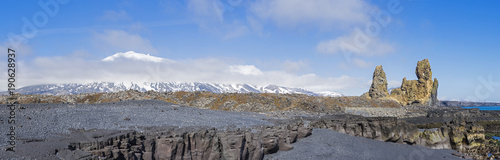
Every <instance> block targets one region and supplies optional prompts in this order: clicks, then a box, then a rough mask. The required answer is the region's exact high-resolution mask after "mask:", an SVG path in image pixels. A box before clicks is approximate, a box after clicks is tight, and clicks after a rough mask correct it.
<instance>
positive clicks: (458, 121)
mask: <svg viewBox="0 0 500 160" xmlns="http://www.w3.org/2000/svg"><path fill="white" fill-rule="evenodd" d="M310 125H311V126H312V127H313V128H325V129H331V130H334V131H337V132H340V133H346V134H348V135H352V136H358V137H365V138H370V139H375V140H379V141H384V142H395V143H402V144H410V145H422V146H425V147H429V148H433V149H454V150H457V151H459V152H461V153H463V154H465V155H468V156H472V157H475V158H478V159H483V158H485V157H484V156H485V155H483V153H497V152H498V151H497V150H498V149H492V148H491V146H488V145H486V144H485V143H484V142H485V141H486V140H485V135H484V128H483V127H482V126H481V125H478V124H476V123H475V122H473V121H468V120H467V119H465V118H464V117H456V118H454V119H453V120H451V121H448V122H443V123H437V124H435V127H436V128H425V127H424V128H421V127H422V126H419V125H416V124H413V123H408V122H406V121H402V120H398V119H397V118H391V117H358V116H346V117H332V118H323V119H319V120H317V121H314V122H311V123H310ZM497 156H498V155H497Z"/></svg>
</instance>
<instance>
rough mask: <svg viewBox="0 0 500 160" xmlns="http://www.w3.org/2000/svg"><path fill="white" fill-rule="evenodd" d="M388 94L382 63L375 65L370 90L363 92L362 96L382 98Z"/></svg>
mask: <svg viewBox="0 0 500 160" xmlns="http://www.w3.org/2000/svg"><path fill="white" fill-rule="evenodd" d="M388 95H389V92H388V91H387V79H386V77H385V72H384V69H382V65H380V66H377V67H375V71H374V72H373V81H372V85H371V87H370V91H368V92H367V93H365V94H364V95H363V97H366V98H370V99H371V98H373V99H378V98H384V97H387V96H388Z"/></svg>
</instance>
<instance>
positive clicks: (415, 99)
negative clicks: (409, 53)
mask: <svg viewBox="0 0 500 160" xmlns="http://www.w3.org/2000/svg"><path fill="white" fill-rule="evenodd" d="M415 74H416V75H417V78H418V79H417V80H406V77H405V78H403V83H402V84H401V87H400V88H396V89H393V90H392V92H391V95H390V96H389V97H390V98H391V99H394V100H396V101H398V102H399V103H401V104H402V105H437V104H438V103H439V102H438V100H437V89H438V81H437V79H434V80H433V79H432V70H431V65H430V63H429V60H428V59H424V60H421V61H418V63H417V68H416V69H415Z"/></svg>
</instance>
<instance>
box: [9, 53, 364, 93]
mask: <svg viewBox="0 0 500 160" xmlns="http://www.w3.org/2000/svg"><path fill="white" fill-rule="evenodd" d="M126 55H134V56H126ZM110 57H115V58H116V57H119V58H120V59H119V60H117V59H114V60H109V59H111V58H110ZM110 57H106V58H104V59H103V60H98V61H89V60H84V59H83V58H76V57H37V58H35V59H34V60H33V61H32V62H29V63H26V62H20V63H19V67H18V68H19V71H18V79H19V80H18V81H17V82H18V83H17V84H18V86H19V87H20V86H28V85H36V84H54V83H88V82H209V83H224V84H235V83H237V84H241V83H246V84H252V85H268V84H277V85H281V86H288V87H300V88H305V89H308V90H312V91H318V92H320V91H342V90H345V89H352V88H366V87H367V86H363V85H364V81H362V80H361V79H357V78H353V77H349V76H340V77H326V78H325V77H320V76H317V75H315V74H300V75H299V74H293V73H291V72H288V71H286V70H267V71H266V70H261V69H259V68H258V67H257V66H255V65H248V64H233V63H230V62H227V61H224V60H220V59H213V58H202V59H194V60H176V61H170V60H168V59H166V58H161V57H154V58H151V57H152V56H150V57H149V58H151V59H150V60H144V59H143V58H138V57H148V55H146V54H142V53H136V52H133V51H130V52H125V53H118V54H115V55H113V56H110ZM157 58H160V59H162V61H156V60H157ZM2 63H3V62H2ZM287 63H290V62H284V64H285V65H289V64H287ZM4 75H6V74H2V78H3V79H6V78H7V77H6V76H4ZM360 85H361V86H360ZM2 90H6V88H2Z"/></svg>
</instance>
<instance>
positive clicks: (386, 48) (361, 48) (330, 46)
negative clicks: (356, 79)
mask: <svg viewBox="0 0 500 160" xmlns="http://www.w3.org/2000/svg"><path fill="white" fill-rule="evenodd" d="M316 49H317V51H318V52H320V53H325V54H344V55H346V54H347V55H349V54H354V55H358V56H373V55H385V54H387V53H392V52H394V47H393V46H392V45H390V44H387V43H384V42H382V41H381V40H380V39H378V38H376V37H369V36H367V35H365V34H364V33H363V32H360V31H355V32H353V33H352V34H350V35H348V36H341V37H337V38H335V39H332V40H327V41H322V42H320V43H319V44H318V45H317V46H316Z"/></svg>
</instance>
